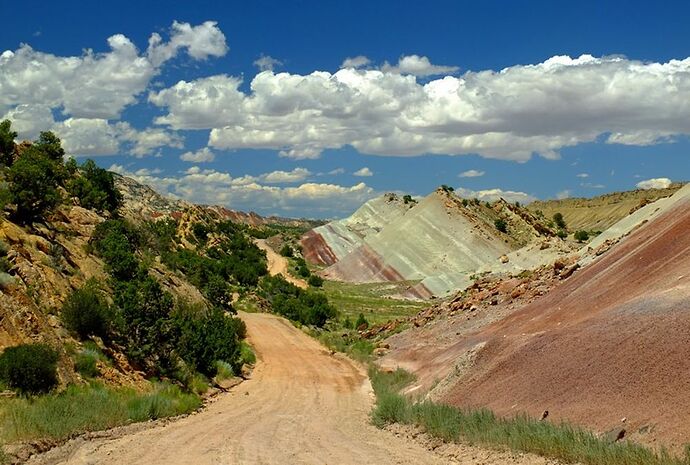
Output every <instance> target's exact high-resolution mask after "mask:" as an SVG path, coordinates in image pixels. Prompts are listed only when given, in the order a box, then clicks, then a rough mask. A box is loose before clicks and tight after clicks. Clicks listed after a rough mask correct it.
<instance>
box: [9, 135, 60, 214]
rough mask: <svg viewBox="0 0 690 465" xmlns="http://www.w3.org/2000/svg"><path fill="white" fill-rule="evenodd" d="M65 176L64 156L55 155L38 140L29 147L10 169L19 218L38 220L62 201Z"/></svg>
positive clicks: (10, 186)
mask: <svg viewBox="0 0 690 465" xmlns="http://www.w3.org/2000/svg"><path fill="white" fill-rule="evenodd" d="M63 177H64V171H63V169H62V160H61V159H60V160H55V159H52V158H51V157H50V156H49V155H48V154H46V153H44V152H43V151H42V150H41V149H40V147H39V146H38V145H37V144H34V145H32V146H31V147H29V148H28V149H26V150H25V151H24V152H23V153H22V155H21V156H20V157H19V159H18V160H17V161H15V162H14V163H13V164H12V166H11V167H10V168H9V170H8V172H7V180H8V181H9V193H10V197H11V200H12V203H14V204H16V206H17V210H16V218H17V220H19V221H22V222H28V221H32V220H35V219H37V218H39V217H40V216H41V215H43V214H44V213H45V212H47V211H48V210H50V209H51V208H53V207H55V206H56V205H57V204H58V203H60V201H61V199H62V197H61V196H60V192H59V191H58V187H59V185H60V183H61V182H62V179H63Z"/></svg>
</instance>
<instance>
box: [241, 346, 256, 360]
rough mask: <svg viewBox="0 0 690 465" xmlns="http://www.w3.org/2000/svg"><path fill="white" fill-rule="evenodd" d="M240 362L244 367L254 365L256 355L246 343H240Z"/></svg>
mask: <svg viewBox="0 0 690 465" xmlns="http://www.w3.org/2000/svg"><path fill="white" fill-rule="evenodd" d="M240 361H241V362H242V363H243V364H246V365H254V364H256V354H255V353H254V349H252V346H250V345H249V344H247V341H241V342H240Z"/></svg>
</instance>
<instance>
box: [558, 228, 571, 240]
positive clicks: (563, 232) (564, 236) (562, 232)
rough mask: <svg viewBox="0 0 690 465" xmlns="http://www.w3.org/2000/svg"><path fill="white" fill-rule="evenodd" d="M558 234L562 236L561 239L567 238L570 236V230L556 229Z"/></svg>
mask: <svg viewBox="0 0 690 465" xmlns="http://www.w3.org/2000/svg"><path fill="white" fill-rule="evenodd" d="M556 236H558V237H560V238H561V239H565V238H566V237H568V232H567V231H566V230H564V229H559V230H558V231H556Z"/></svg>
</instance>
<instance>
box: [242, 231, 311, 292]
mask: <svg viewBox="0 0 690 465" xmlns="http://www.w3.org/2000/svg"><path fill="white" fill-rule="evenodd" d="M254 242H255V243H256V245H257V247H259V248H260V249H261V250H263V251H264V252H266V260H268V272H269V274H270V275H271V276H275V275H277V274H279V275H282V276H283V278H285V279H286V280H287V281H288V282H290V283H292V284H294V285H295V286H297V287H301V288H302V289H306V288H307V287H308V286H307V282H306V281H305V280H303V279H299V278H295V277H294V276H292V275H291V274H290V273H289V272H288V261H287V259H286V258H285V257H283V256H282V255H280V254H278V253H276V251H275V250H273V249H272V248H271V246H270V245H268V244H267V243H266V240H265V239H255V240H254Z"/></svg>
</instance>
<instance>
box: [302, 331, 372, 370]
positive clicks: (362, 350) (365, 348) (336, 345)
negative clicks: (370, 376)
mask: <svg viewBox="0 0 690 465" xmlns="http://www.w3.org/2000/svg"><path fill="white" fill-rule="evenodd" d="M313 336H314V337H316V338H317V339H318V340H319V342H321V343H322V344H323V345H325V346H326V347H328V348H329V349H331V350H334V351H336V352H342V353H344V354H347V355H348V356H349V357H350V358H352V359H354V360H357V361H358V362H362V363H368V362H370V361H371V359H372V354H373V352H374V344H373V343H372V342H371V341H369V340H367V339H362V338H360V337H359V334H357V332H356V331H353V330H347V329H339V330H326V331H321V332H318V333H316V334H313Z"/></svg>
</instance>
